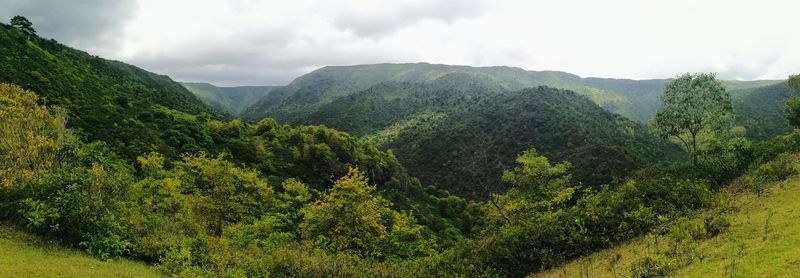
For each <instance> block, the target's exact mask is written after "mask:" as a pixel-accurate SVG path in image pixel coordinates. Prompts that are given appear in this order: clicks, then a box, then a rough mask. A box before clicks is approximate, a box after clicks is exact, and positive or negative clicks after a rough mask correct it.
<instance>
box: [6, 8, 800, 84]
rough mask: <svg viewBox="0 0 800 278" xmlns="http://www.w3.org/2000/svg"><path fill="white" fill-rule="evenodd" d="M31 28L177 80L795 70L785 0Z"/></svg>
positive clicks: (751, 75)
mask: <svg viewBox="0 0 800 278" xmlns="http://www.w3.org/2000/svg"><path fill="white" fill-rule="evenodd" d="M0 6H2V7H4V8H3V9H2V11H0V16H4V17H5V18H10V17H11V16H13V15H16V14H22V15H25V16H27V17H28V18H29V19H31V20H32V21H33V22H34V25H35V27H36V28H37V30H39V33H40V34H42V35H44V36H46V37H54V38H56V39H58V40H59V41H62V42H65V43H67V44H69V45H72V46H75V47H77V48H82V49H87V50H89V51H90V52H93V53H96V54H98V55H101V56H104V57H107V58H111V59H118V60H122V61H125V62H129V63H132V64H135V65H138V66H141V67H143V68H146V69H148V70H151V71H155V72H158V73H163V74H168V75H170V76H172V77H173V78H175V79H178V80H183V81H207V82H212V83H214V84H218V85H261V84H286V83H288V82H289V81H291V80H292V79H293V78H295V77H297V76H299V75H301V74H304V73H307V72H309V71H311V70H313V69H316V68H318V67H322V66H326V65H350V64H363V63H384V62H419V61H424V62H431V63H444V64H460V65H473V66H492V65H508V66H518V67H522V68H525V69H529V70H562V71H567V72H571V73H575V74H578V75H581V76H598V77H616V78H634V79H647V78H666V77H672V76H674V75H676V74H679V73H683V72H699V71H712V72H717V73H719V75H720V76H721V77H722V78H726V79H779V78H785V77H786V75H788V74H790V73H797V72H800V51H798V49H800V36H797V35H796V27H795V25H796V23H797V22H796V11H797V10H800V3H798V2H795V1H791V0H762V1H758V2H752V1H723V0H710V1H690V0H675V1H663V0H657V1H634V0H613V1H578V0H566V1H538V0H535V1H521V0H520V1H515V0H499V1H479V0H451V1H445V0H428V1H424V0H388V1H356V0H352V1H349V0H329V1H312V0H294V1H255V0H230V1H201V0H172V1H162V0H122V1H100V0H79V1H45V0H34V1H30V0H29V1H22V0H0Z"/></svg>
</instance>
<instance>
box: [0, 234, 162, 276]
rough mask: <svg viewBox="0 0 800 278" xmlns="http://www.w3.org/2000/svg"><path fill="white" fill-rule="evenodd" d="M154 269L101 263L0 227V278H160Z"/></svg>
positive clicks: (118, 262) (117, 262)
mask: <svg viewBox="0 0 800 278" xmlns="http://www.w3.org/2000/svg"><path fill="white" fill-rule="evenodd" d="M162 276H163V275H162V274H161V273H160V272H158V270H156V269H155V268H154V267H151V266H148V265H146V264H144V263H141V262H134V261H130V260H124V259H116V260H113V261H108V262H105V261H100V260H98V259H95V258H93V257H90V256H88V255H86V254H85V253H84V252H83V251H80V250H76V249H70V248H67V247H63V246H62V245H60V244H59V243H58V242H53V241H47V240H43V239H41V238H39V237H37V236H33V235H30V234H27V233H24V232H20V231H18V230H16V229H15V228H12V227H9V226H7V225H5V224H4V223H0V277H162Z"/></svg>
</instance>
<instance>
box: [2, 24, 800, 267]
mask: <svg viewBox="0 0 800 278" xmlns="http://www.w3.org/2000/svg"><path fill="white" fill-rule="evenodd" d="M29 27H30V28H31V29H27V28H29ZM0 34H2V35H3V36H2V37H0V39H2V40H0V47H2V49H3V50H4V51H5V50H8V53H12V54H11V55H9V56H5V57H3V59H5V61H4V64H3V71H2V74H3V75H2V76H3V79H2V81H3V82H13V83H17V85H13V84H6V83H2V82H0V83H1V84H0V181H2V183H0V221H2V222H3V225H12V226H15V228H17V229H25V230H28V231H30V232H32V233H36V234H39V235H41V236H43V237H46V238H51V239H56V240H59V241H60V242H61V243H62V244H65V245H68V246H72V247H77V248H81V249H84V250H85V251H86V252H87V253H88V254H91V255H92V256H95V257H97V258H99V259H113V258H117V257H125V258H128V259H135V260H140V261H144V262H147V263H151V264H154V265H156V266H158V268H159V269H160V270H161V271H163V272H164V273H166V274H171V275H175V276H185V277H199V276H207V277H220V276H225V277H229V276H235V277H252V276H256V277H264V276H279V277H289V276H291V277H295V276H301V277H343V276H344V277H363V276H376V277H443V276H448V277H449V276H456V277H494V276H512V277H519V276H523V275H527V274H529V273H531V272H536V271H540V270H544V269H547V268H550V267H554V266H557V265H560V264H562V263H564V262H567V261H569V260H571V259H575V258H579V257H581V256H584V255H587V254H591V253H593V252H595V251H598V250H602V249H604V248H608V247H611V246H614V245H617V244H620V243H623V242H626V241H629V240H631V239H633V238H635V237H637V236H640V235H643V234H646V233H650V232H656V233H658V232H659V231H661V233H669V234H670V237H674V238H676V240H675V241H670V242H675V243H676V244H674V246H675V248H674V249H669V251H667V252H660V253H654V254H653V255H652V256H649V257H647V258H645V259H643V260H641V261H638V262H636V264H634V266H633V267H631V269H630V274H631V276H636V277H650V276H653V275H655V276H658V275H666V274H669V273H673V272H674V271H676V270H677V269H678V268H680V267H682V266H684V265H685V263H686V262H687V261H689V260H687V258H692V257H691V256H689V255H691V254H692V253H691V252H688V251H687V250H688V249H685V248H682V246H684V245H682V244H683V243H686V242H687V241H686V240H688V238H687V236H686V235H690V236H691V237H697V238H713V237H716V236H718V235H720V234H722V233H724V232H725V231H726V230H727V229H728V228H729V225H730V222H729V220H728V218H727V217H728V214H727V213H728V212H727V211H722V210H717V209H718V208H719V206H718V205H719V204H720V203H723V204H724V203H725V202H726V200H727V199H724V198H723V197H724V196H723V197H720V196H722V195H721V193H720V192H724V190H725V189H726V187H725V186H726V185H728V184H729V183H730V182H731V181H732V180H735V179H737V177H740V176H741V175H742V174H745V173H746V174H747V176H745V177H744V178H740V180H744V183H742V184H744V187H745V188H747V189H748V190H751V191H752V192H756V193H763V192H764V191H765V190H766V189H767V187H766V186H765V185H767V184H770V183H771V182H774V181H778V180H783V179H786V178H787V177H789V176H791V175H795V174H797V167H796V164H793V163H795V162H796V159H797V156H796V155H793V154H792V153H796V152H798V151H800V132H797V131H794V132H792V133H790V134H787V135H783V136H779V137H773V138H769V139H766V140H763V141H761V142H758V143H752V142H750V141H749V140H748V139H747V138H746V137H743V134H744V133H743V132H741V129H740V128H735V127H734V128H731V122H732V119H733V118H734V117H736V115H735V113H736V109H735V106H733V104H732V101H731V97H730V96H729V93H728V92H727V90H726V89H725V88H724V87H723V86H722V85H721V84H722V83H720V81H718V80H716V78H715V77H714V76H713V75H706V74H699V75H685V76H681V77H679V78H677V79H674V80H669V81H664V82H665V83H664V84H665V88H667V94H665V95H664V97H663V100H664V102H665V103H666V105H664V106H663V107H657V108H656V109H655V110H654V112H653V113H656V112H655V111H658V114H659V115H661V116H659V117H657V118H658V119H657V120H654V121H653V123H652V126H645V125H642V124H640V123H637V122H633V121H630V120H627V119H625V118H623V117H621V116H619V115H616V114H612V113H609V112H607V111H606V110H604V109H603V108H601V107H600V106H598V105H597V104H596V103H594V102H593V101H592V100H595V101H596V100H597V98H596V96H595V97H593V96H591V95H590V96H588V97H587V96H585V94H586V92H588V91H584V92H582V93H581V92H579V93H580V94H583V95H580V94H579V93H573V92H571V91H567V90H561V89H552V88H549V87H536V88H529V89H522V88H517V87H525V86H527V85H528V84H530V83H526V82H528V81H525V82H522V81H519V82H518V83H509V82H510V81H509V80H511V81H513V80H515V79H517V78H519V80H528V79H525V78H531V77H525V76H528V72H525V71H522V72H521V73H520V71H518V70H516V69H511V68H481V69H480V71H499V72H503V73H506V74H507V75H492V74H485V73H478V72H472V71H473V70H472V69H470V68H465V67H454V68H456V69H461V70H463V71H461V72H458V73H453V72H449V71H450V70H451V68H450V67H447V66H438V65H423V68H428V69H436V71H433V70H426V71H418V70H414V69H411V70H409V68H407V67H406V66H405V65H400V66H391V65H390V66H389V67H390V68H394V69H395V70H396V72H385V71H372V70H364V68H367V69H370V67H369V66H365V67H357V68H355V70H353V71H352V72H350V74H355V75H366V77H365V78H364V79H363V80H367V81H364V82H354V81H353V82H351V81H348V80H350V79H349V78H350V77H348V76H344V77H342V76H340V75H338V74H337V73H335V72H336V71H335V70H322V72H323V73H325V74H326V75H327V74H329V76H327V77H325V75H322V76H323V78H321V79H316V80H315V79H314V78H315V77H314V76H317V77H320V76H319V75H316V74H312V75H309V76H306V77H303V78H300V79H299V80H297V81H295V82H293V84H290V85H289V86H287V87H285V88H281V89H277V90H275V91H272V92H270V93H268V94H267V95H266V97H265V99H273V100H275V99H280V100H281V102H280V103H278V104H275V106H271V107H275V109H277V110H274V111H275V113H276V114H275V115H278V116H280V117H282V118H284V119H287V120H292V121H304V120H305V121H312V118H310V116H313V117H315V118H316V120H314V121H330V122H327V124H329V125H331V126H337V125H341V126H340V127H341V128H342V129H345V130H350V131H352V132H354V133H355V134H357V135H364V137H363V138H362V137H355V136H352V135H349V134H347V133H344V132H342V131H338V130H336V129H332V128H328V127H324V126H309V125H296V126H290V125H286V124H280V123H278V122H277V121H276V120H273V119H271V118H264V119H260V120H258V121H256V122H253V123H247V122H243V121H241V120H238V119H230V118H226V117H223V116H218V115H216V114H212V113H210V111H211V110H209V109H208V108H206V106H204V105H203V104H202V103H201V102H199V101H198V100H197V99H195V98H194V97H193V96H192V95H191V94H190V93H189V92H188V91H186V90H185V89H184V88H183V87H182V86H181V85H180V84H178V83H175V82H172V81H171V80H169V79H168V78H166V77H163V76H158V75H155V74H152V73H148V72H145V71H143V70H140V69H138V68H135V67H132V66H128V65H125V64H122V63H119V62H111V61H106V60H102V59H99V58H96V57H92V56H90V55H88V54H85V53H83V52H79V51H76V50H73V49H70V48H68V47H65V46H63V45H60V44H57V43H55V42H52V41H48V40H44V39H42V38H39V37H37V36H36V35H35V31H34V30H33V29H32V27H31V26H28V25H27V24H26V23H25V22H24V21H21V20H16V21H15V25H14V26H6V25H3V26H2V33H0ZM7 65H11V66H7ZM375 67H378V68H380V67H384V65H379V66H375ZM372 69H374V68H372ZM517 73H520V74H521V75H514V74H517ZM498 76H501V77H502V76H505V77H504V78H507V80H506V81H503V80H502V79H501V78H499V77H498ZM535 76H537V78H540V79H539V80H544V81H546V82H554V83H555V82H560V80H565V79H570V78H573V77H569V76H567V75H565V74H562V73H554V72H540V73H536V74H535ZM387 78H388V79H393V80H384V81H391V82H378V83H376V84H372V83H373V82H372V81H374V80H376V79H387ZM574 78H577V77H574ZM578 79H579V78H578ZM420 80H424V82H420ZM498 80H500V81H498ZM579 80H580V79H579ZM687 80H688V81H690V82H684V81H687ZM692 80H701V81H702V82H694V81H692ZM796 80H797V79H791V80H790V82H789V83H788V84H790V87H792V88H795V87H797V86H795V85H796V84H798V83H796ZM544 81H542V82H544ZM584 81H585V80H584ZM585 82H589V81H585ZM592 82H598V83H603V82H612V81H609V80H606V81H603V80H593V81H592ZM627 82H628V81H625V83H627ZM319 84H322V86H319V87H318V85H319ZM687 84H688V85H687ZM736 85H737V86H740V87H741V89H743V90H744V89H749V88H746V87H747V86H745V85H742V84H738V83H737V84H736ZM303 86H309V87H308V88H316V89H313V90H306V89H303V88H302V87H303ZM598 86H599V85H598ZM608 86H611V85H608ZM626 86H627V85H626ZM675 88H678V89H675ZM584 89H585V88H584ZM36 90H42V92H41V95H37V91H36ZM298 92H301V93H298ZM326 92H335V94H338V95H328V94H327V93H326ZM595 92H599V91H595ZM295 93H296V94H295ZM798 93H800V92H798ZM45 98H46V101H45ZM685 99H693V100H695V101H696V102H697V103H700V104H704V105H703V106H702V107H696V106H693V105H686V103H685V101H682V100H685ZM289 100H292V101H295V100H296V101H298V102H291V101H289ZM792 101H793V99H790V100H788V101H787V105H786V106H788V107H789V108H790V110H789V113H788V115H789V120H788V122H789V123H792V124H797V122H798V121H795V119H796V118H795V117H794V115H796V114H797V113H796V112H797V110H795V109H794V108H796V107H797V106H796V105H795V103H793V102H792ZM682 102H683V104H682ZM133 104H135V105H133ZM262 104H263V103H262ZM262 108H263V107H262ZM606 108H608V107H606ZM253 109H256V110H257V109H261V108H253ZM253 109H251V110H248V112H252V111H256V110H253ZM304 109H310V110H307V111H306V110H304ZM692 109H693V110H692ZM770 109H773V108H770ZM779 109H784V108H783V106H781V107H780V108H779ZM676 111H695V112H697V113H695V114H696V115H698V117H699V118H697V119H699V121H701V123H702V124H701V125H699V126H698V125H696V121H698V120H697V119H684V118H682V117H679V116H681V115H676V114H680V113H676ZM695 114H693V115H695ZM309 115H310V116H309ZM725 115H728V117H715V116H725ZM301 116H302V117H301ZM306 117H309V118H306ZM717 119H721V120H725V119H727V121H720V122H724V124H721V123H720V124H718V123H717V121H716V120H717ZM94 123H96V124H94ZM664 127H668V128H666V129H665V128H664ZM650 128H654V129H656V130H661V131H665V132H660V133H657V134H658V135H661V136H662V137H663V138H660V139H659V138H656V137H654V136H653V135H652V133H650V132H649V131H648V129H650ZM711 131H713V132H711ZM126 132H127V133H126ZM139 133H141V134H139ZM686 134H690V135H692V134H694V135H701V136H700V138H695V139H700V140H699V141H697V142H699V143H698V144H692V147H691V148H686V151H688V152H689V153H690V154H691V155H690V156H688V157H691V158H692V159H682V156H681V155H678V156H677V157H675V158H674V160H672V161H670V160H668V161H666V162H669V163H663V164H654V163H646V162H652V161H655V160H656V159H657V158H663V157H665V156H670V155H671V154H672V153H678V154H679V153H680V150H679V149H678V148H677V147H675V146H674V145H671V144H670V143H669V141H668V140H667V139H674V140H680V139H676V137H680V138H683V137H681V136H685V135H686ZM376 144H377V145H378V146H376ZM382 147H386V148H389V149H392V150H395V151H396V153H397V155H398V157H396V156H395V154H394V153H395V151H392V150H384V149H383V148H382ZM403 163H406V166H407V167H409V169H412V170H410V171H407V170H406V168H405V167H404V166H403V165H404V164H403ZM413 174H418V175H420V177H422V178H423V179H431V180H435V183H436V184H437V185H442V186H451V185H453V184H457V185H458V186H453V187H451V189H454V191H455V192H458V193H461V194H463V195H465V196H470V197H472V196H476V195H481V196H482V197H483V198H475V199H464V198H461V197H457V196H453V195H449V193H448V192H445V191H442V190H439V189H438V188H439V187H437V186H428V184H430V183H428V182H426V183H425V186H423V184H422V183H420V181H419V180H418V179H417V178H415V177H414V175H413ZM465 177H466V178H465ZM734 184H735V183H734ZM473 192H475V193H474V194H473ZM703 209H706V210H709V211H710V213H706V214H704V216H703V218H702V222H691V221H687V220H685V219H687V217H690V216H692V214H694V213H697V212H698V211H701V210H703ZM698 223H701V224H698ZM672 227H677V228H672ZM698 227H700V228H698ZM686 246H689V245H686ZM687 254H689V255H687Z"/></svg>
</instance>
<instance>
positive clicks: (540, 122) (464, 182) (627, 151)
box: [300, 73, 677, 197]
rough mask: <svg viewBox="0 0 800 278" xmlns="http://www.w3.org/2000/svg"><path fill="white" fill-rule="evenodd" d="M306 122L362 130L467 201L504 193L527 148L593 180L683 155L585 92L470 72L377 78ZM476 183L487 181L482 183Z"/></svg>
mask: <svg viewBox="0 0 800 278" xmlns="http://www.w3.org/2000/svg"><path fill="white" fill-rule="evenodd" d="M300 123H305V124H324V125H326V126H330V127H333V128H336V129H340V130H344V131H347V132H351V133H353V134H355V135H362V136H366V138H367V140H370V141H372V142H374V143H376V144H378V145H379V146H382V147H385V148H388V149H391V150H392V151H393V153H394V154H395V155H397V157H398V159H399V160H400V161H401V162H402V163H403V165H407V166H406V167H407V168H408V169H409V171H410V173H411V174H412V175H414V176H417V177H419V178H420V179H421V181H422V182H423V183H426V184H435V185H437V186H439V187H441V188H443V189H447V190H450V191H451V192H455V193H458V194H459V195H461V196H467V197H474V196H485V195H486V194H488V193H489V192H490V191H503V190H504V186H503V185H502V184H500V183H499V178H500V174H501V172H502V169H505V168H507V167H509V166H510V165H511V164H512V163H513V157H514V156H515V154H517V153H520V152H522V151H523V150H525V149H528V148H530V147H536V149H537V150H539V151H540V152H541V153H543V154H545V155H547V156H548V157H550V158H552V159H555V160H557V161H570V162H571V163H573V165H574V166H575V167H574V175H575V177H576V179H577V180H578V181H580V182H583V183H586V184H587V185H595V186H597V185H600V184H605V183H608V182H610V181H611V180H613V178H614V177H617V178H622V177H625V176H626V175H627V173H629V172H630V171H631V170H633V169H635V168H637V167H640V166H641V165H643V164H645V162H655V161H664V160H667V159H669V158H670V157H674V156H675V155H674V154H675V153H676V152H677V149H676V148H674V147H671V146H669V144H666V142H663V141H661V140H659V139H657V138H655V137H653V136H651V135H650V134H648V133H647V131H646V130H645V129H644V127H643V126H641V125H640V124H637V123H635V122H632V121H629V120H626V119H624V118H622V117H618V116H614V115H613V114H611V113H608V112H607V111H605V110H603V109H602V108H600V107H599V106H597V105H595V104H594V103H593V102H592V101H590V100H589V99H588V98H586V97H583V96H580V95H577V94H575V93H572V92H568V91H563V90H556V89H550V88H545V87H540V88H538V89H528V90H522V91H511V92H508V91H505V88H503V87H502V86H500V85H498V84H497V83H496V82H494V80H493V79H492V78H490V77H488V76H472V75H469V74H464V73H456V74H448V75H445V76H443V77H440V78H438V79H434V80H432V81H429V82H425V83H397V82H388V83H381V84H379V85H376V86H373V87H371V88H369V89H367V90H365V91H363V92H360V93H356V94H353V95H350V96H348V97H343V98H339V99H337V100H334V101H332V102H331V103H329V104H326V105H322V106H320V108H319V109H318V110H317V111H316V112H314V113H312V114H311V115H309V116H307V117H306V118H305V119H303V120H301V121H300ZM480 179H485V180H487V181H489V182H487V184H484V185H482V186H476V185H475V181H476V180H480Z"/></svg>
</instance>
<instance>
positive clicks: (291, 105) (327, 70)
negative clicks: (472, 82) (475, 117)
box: [242, 63, 641, 120]
mask: <svg viewBox="0 0 800 278" xmlns="http://www.w3.org/2000/svg"><path fill="white" fill-rule="evenodd" d="M451 73H464V74H469V75H473V76H483V77H488V78H490V79H491V80H493V82H495V83H497V85H498V86H500V87H502V88H504V89H505V90H520V89H523V88H529V87H536V86H550V87H555V88H562V89H569V90H573V91H575V92H578V93H580V94H583V95H586V96H588V97H589V98H591V99H592V100H594V101H595V102H597V103H598V104H599V105H600V106H603V107H607V108H609V109H612V110H613V111H615V112H619V113H620V114H623V115H630V116H634V114H632V113H633V112H632V111H633V110H632V109H633V107H634V106H635V103H634V102H631V100H629V99H624V98H623V97H622V95H621V94H620V93H619V92H614V91H605V90H603V89H599V88H593V87H587V86H584V85H583V84H581V82H582V79H581V78H580V77H578V76H576V75H572V74H569V73H565V72H556V71H526V70H523V69H521V68H513V67H469V66H451V65H438V64H428V63H417V64H375V65H358V66H337V67H332V66H329V67H324V68H321V69H318V70H316V71H314V72H311V73H309V74H306V75H304V76H301V77H298V78H297V79H295V80H294V81H292V82H291V83H290V84H289V85H287V86H286V87H285V88H283V89H281V90H277V91H275V93H274V94H271V95H270V96H268V97H266V98H263V99H261V100H260V101H259V102H258V103H256V104H254V105H253V106H252V107H250V108H248V109H247V110H246V111H245V112H244V113H243V114H242V116H243V118H245V119H248V120H257V119H259V118H262V117H265V116H269V117H274V118H276V119H279V120H291V119H298V118H302V116H303V115H304V114H305V113H307V112H308V111H313V110H314V109H316V108H317V107H318V106H319V105H322V104H325V103H328V102H331V101H333V100H334V99H336V98H338V97H342V96H347V95H351V94H354V93H357V92H359V91H363V90H366V89H367V88H369V87H371V86H373V85H376V84H378V83H381V82H388V81H395V82H411V83H421V82H428V81H432V80H435V79H437V78H439V77H442V76H445V75H447V74H451ZM632 118H637V119H638V118H641V117H632Z"/></svg>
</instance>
